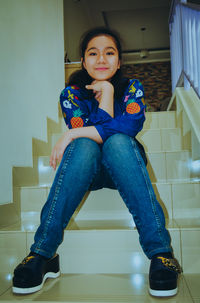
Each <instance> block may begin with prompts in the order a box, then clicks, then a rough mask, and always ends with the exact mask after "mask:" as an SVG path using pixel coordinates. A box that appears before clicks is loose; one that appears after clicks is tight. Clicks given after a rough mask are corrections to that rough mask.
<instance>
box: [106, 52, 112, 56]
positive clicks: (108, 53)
mask: <svg viewBox="0 0 200 303" xmlns="http://www.w3.org/2000/svg"><path fill="white" fill-rule="evenodd" d="M106 54H107V55H109V56H111V55H114V52H107V53H106Z"/></svg>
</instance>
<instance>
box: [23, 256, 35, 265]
mask: <svg viewBox="0 0 200 303" xmlns="http://www.w3.org/2000/svg"><path fill="white" fill-rule="evenodd" d="M34 258H35V256H30V257H26V258H25V259H24V260H23V261H22V264H23V265H25V264H26V263H28V262H29V261H30V260H31V259H34Z"/></svg>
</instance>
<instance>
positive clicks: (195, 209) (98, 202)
mask: <svg viewBox="0 0 200 303" xmlns="http://www.w3.org/2000/svg"><path fill="white" fill-rule="evenodd" d="M153 187H154V190H155V192H156V196H157V198H158V201H159V203H160V204H161V206H162V208H163V211H164V214H165V217H166V218H169V219H172V218H174V219H177V220H181V219H186V218H187V219H193V220H194V219H196V220H198V218H200V205H199V197H200V183H198V182H193V183H162V184H161V183H154V184H153ZM49 190H50V188H49V187H37V186H36V187H21V188H20V187H19V188H15V193H16V196H17V197H18V199H19V202H20V204H21V217H22V219H25V220H27V221H28V220H29V221H31V220H32V216H35V218H37V221H38V222H39V217H40V211H41V209H42V206H43V205H44V203H45V201H46V199H47V196H48V193H49ZM73 218H74V219H75V221H76V222H77V221H81V220H83V221H84V220H91V221H93V220H115V221H116V220H118V221H119V220H126V222H128V223H127V224H128V225H130V226H134V224H133V221H132V216H131V215H130V213H129V212H128V210H127V208H126V206H125V204H124V202H123V200H122V198H121V197H120V195H119V193H118V191H117V190H111V189H107V188H104V189H101V190H98V191H94V192H90V194H89V196H88V197H87V199H86V200H84V201H83V202H82V203H81V205H80V206H79V207H78V209H77V211H76V212H75V214H74V216H73ZM199 223H200V222H199ZM114 224H115V223H114ZM113 226H114V225H113Z"/></svg>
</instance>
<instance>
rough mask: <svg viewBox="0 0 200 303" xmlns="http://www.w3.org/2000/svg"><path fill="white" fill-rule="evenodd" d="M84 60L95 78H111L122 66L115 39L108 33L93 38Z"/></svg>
mask: <svg viewBox="0 0 200 303" xmlns="http://www.w3.org/2000/svg"><path fill="white" fill-rule="evenodd" d="M82 62H83V66H84V68H85V69H86V70H87V72H88V74H89V75H90V77H92V78H93V79H94V80H99V81H103V80H110V79H111V78H112V77H113V76H114V74H115V73H116V71H117V69H119V68H120V60H119V53H118V50H117V47H116V44H115V42H114V39H113V38H112V37H111V36H107V35H101V36H97V37H94V38H92V39H91V40H90V42H89V43H88V45H87V49H86V51H85V56H84V59H83V58H82Z"/></svg>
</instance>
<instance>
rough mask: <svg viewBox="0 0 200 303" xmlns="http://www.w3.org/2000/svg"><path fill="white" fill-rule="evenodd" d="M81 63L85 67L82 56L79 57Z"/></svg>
mask: <svg viewBox="0 0 200 303" xmlns="http://www.w3.org/2000/svg"><path fill="white" fill-rule="evenodd" d="M81 64H82V66H83V67H84V68H85V62H84V59H83V57H81Z"/></svg>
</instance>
